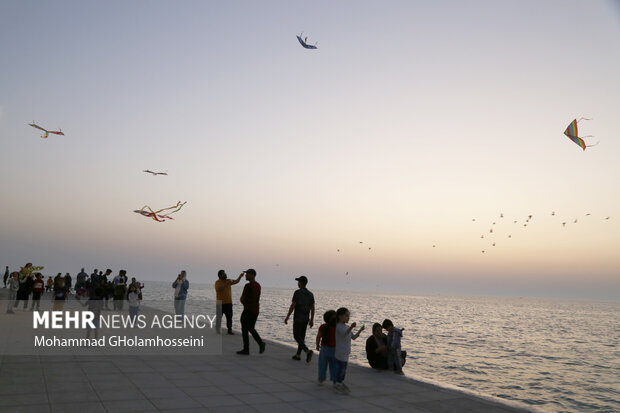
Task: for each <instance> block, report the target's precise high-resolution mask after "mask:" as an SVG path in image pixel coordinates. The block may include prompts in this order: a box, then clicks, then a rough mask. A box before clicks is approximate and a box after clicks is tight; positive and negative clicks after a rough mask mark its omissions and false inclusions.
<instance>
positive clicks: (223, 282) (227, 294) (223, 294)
mask: <svg viewBox="0 0 620 413" xmlns="http://www.w3.org/2000/svg"><path fill="white" fill-rule="evenodd" d="M217 277H218V280H217V281H216V282H215V299H216V300H217V304H216V306H217V309H216V312H215V332H216V333H217V334H220V330H221V328H222V315H225V316H226V328H227V329H228V334H230V335H232V334H234V333H233V331H232V318H233V302H232V289H231V288H230V287H231V286H233V285H235V284H238V283H239V281H241V277H243V273H241V274H239V276H238V277H237V279H236V280H230V279H228V276H227V275H226V271H224V270H219V271H218V272H217Z"/></svg>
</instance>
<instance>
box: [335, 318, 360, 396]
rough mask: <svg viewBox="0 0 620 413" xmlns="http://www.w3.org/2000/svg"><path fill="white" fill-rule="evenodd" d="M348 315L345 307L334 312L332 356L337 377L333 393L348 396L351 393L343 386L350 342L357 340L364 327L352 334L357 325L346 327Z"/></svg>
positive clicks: (352, 324)
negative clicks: (334, 345)
mask: <svg viewBox="0 0 620 413" xmlns="http://www.w3.org/2000/svg"><path fill="white" fill-rule="evenodd" d="M350 315H351V314H350V313H349V310H347V309H346V308H345V307H341V308H339V309H338V310H337V311H336V319H337V320H338V324H336V351H335V352H334V355H335V357H336V364H337V365H338V377H337V378H336V383H334V392H336V393H339V394H349V393H350V392H351V390H349V388H348V387H347V385H346V384H344V378H345V376H346V374H347V364H348V363H349V355H350V354H351V340H355V339H356V338H358V337H359V336H360V333H361V332H362V331H364V326H363V325H362V326H361V327H360V329H359V330H358V331H357V333H355V334H353V332H352V330H353V329H354V328H355V326H356V325H357V324H356V323H351V326H348V325H347V323H348V322H349V317H350Z"/></svg>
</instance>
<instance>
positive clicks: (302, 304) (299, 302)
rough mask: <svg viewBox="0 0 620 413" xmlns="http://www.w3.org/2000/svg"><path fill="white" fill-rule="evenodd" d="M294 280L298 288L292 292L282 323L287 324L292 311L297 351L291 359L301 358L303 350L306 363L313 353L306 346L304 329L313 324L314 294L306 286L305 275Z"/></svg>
mask: <svg viewBox="0 0 620 413" xmlns="http://www.w3.org/2000/svg"><path fill="white" fill-rule="evenodd" d="M295 281H297V286H298V287H299V289H298V290H296V291H295V292H294V293H293V301H292V302H291V306H290V307H289V309H288V314H287V315H286V318H285V319H284V324H288V319H289V317H290V316H291V314H292V313H293V311H294V312H295V314H294V315H293V337H294V338H295V341H296V342H297V353H296V354H295V355H294V356H293V360H301V352H302V351H304V352H305V353H306V363H309V362H310V359H312V354H314V353H313V351H312V350H310V349H309V348H308V346H306V329H307V328H308V326H310V328H312V325H313V324H314V294H312V293H311V292H310V291H308V289H307V288H306V285H308V278H307V277H306V276H305V275H302V276H301V277H298V278H295Z"/></svg>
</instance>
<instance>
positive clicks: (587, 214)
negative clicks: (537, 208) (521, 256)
mask: <svg viewBox="0 0 620 413" xmlns="http://www.w3.org/2000/svg"><path fill="white" fill-rule="evenodd" d="M591 215H592V214H590V213H586V214H584V216H585V217H589V216H591ZM550 216H552V217H555V216H557V214H556V212H555V211H551V213H550ZM533 218H534V216H533V215H531V214H529V215H528V216H527V218H525V219H524V220H523V225H522V227H523V228H527V226H528V224H530V223H531V221H532V219H533ZM499 219H500V220H504V214H503V213H501V212H500V214H499ZM604 219H605V220H607V221H608V220H609V219H611V216H607V217H605V218H604ZM472 221H473V222H476V218H472ZM578 222H579V218H574V220H573V224H577V223H578ZM497 223H498V221H493V222H491V226H490V228H489V232H488V233H486V234H487V235H486V236H487V238H492V237H494V236H495V234H496V233H495V232H494V231H493V229H494V228H495V225H497ZM512 223H513V225H515V224H519V220H513V221H512ZM560 223H561V224H562V228H565V227H566V224H568V223H569V222H568V221H562V222H560ZM560 223H558V224H560ZM489 234H490V235H489ZM480 238H481V239H485V234H484V233H483V234H481V235H480ZM507 238H512V234H511V233H509V234H508V236H507ZM493 239H494V238H493ZM496 242H497V241H495V240H493V241H491V244H490V246H491V247H495V246H496V245H497V244H496ZM434 247H435V245H433V248H434ZM486 251H487V250H485V249H483V250H481V252H482V254H485V253H486Z"/></svg>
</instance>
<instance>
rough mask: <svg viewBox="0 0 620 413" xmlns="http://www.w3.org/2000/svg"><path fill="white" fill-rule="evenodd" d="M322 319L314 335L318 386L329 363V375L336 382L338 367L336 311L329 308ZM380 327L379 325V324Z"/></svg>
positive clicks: (320, 384) (325, 373) (323, 378)
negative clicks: (317, 362)
mask: <svg viewBox="0 0 620 413" xmlns="http://www.w3.org/2000/svg"><path fill="white" fill-rule="evenodd" d="M323 321H324V322H325V323H323V324H321V326H320V327H319V331H318V333H317V335H316V349H317V351H318V352H319V386H322V385H323V382H324V381H325V378H326V377H327V366H328V365H329V376H330V378H331V380H332V382H333V383H334V384H336V376H337V375H338V371H337V370H338V369H337V367H336V358H335V356H334V354H335V352H336V311H334V310H329V311H326V312H325V313H324V314H323ZM379 327H381V326H379Z"/></svg>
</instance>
